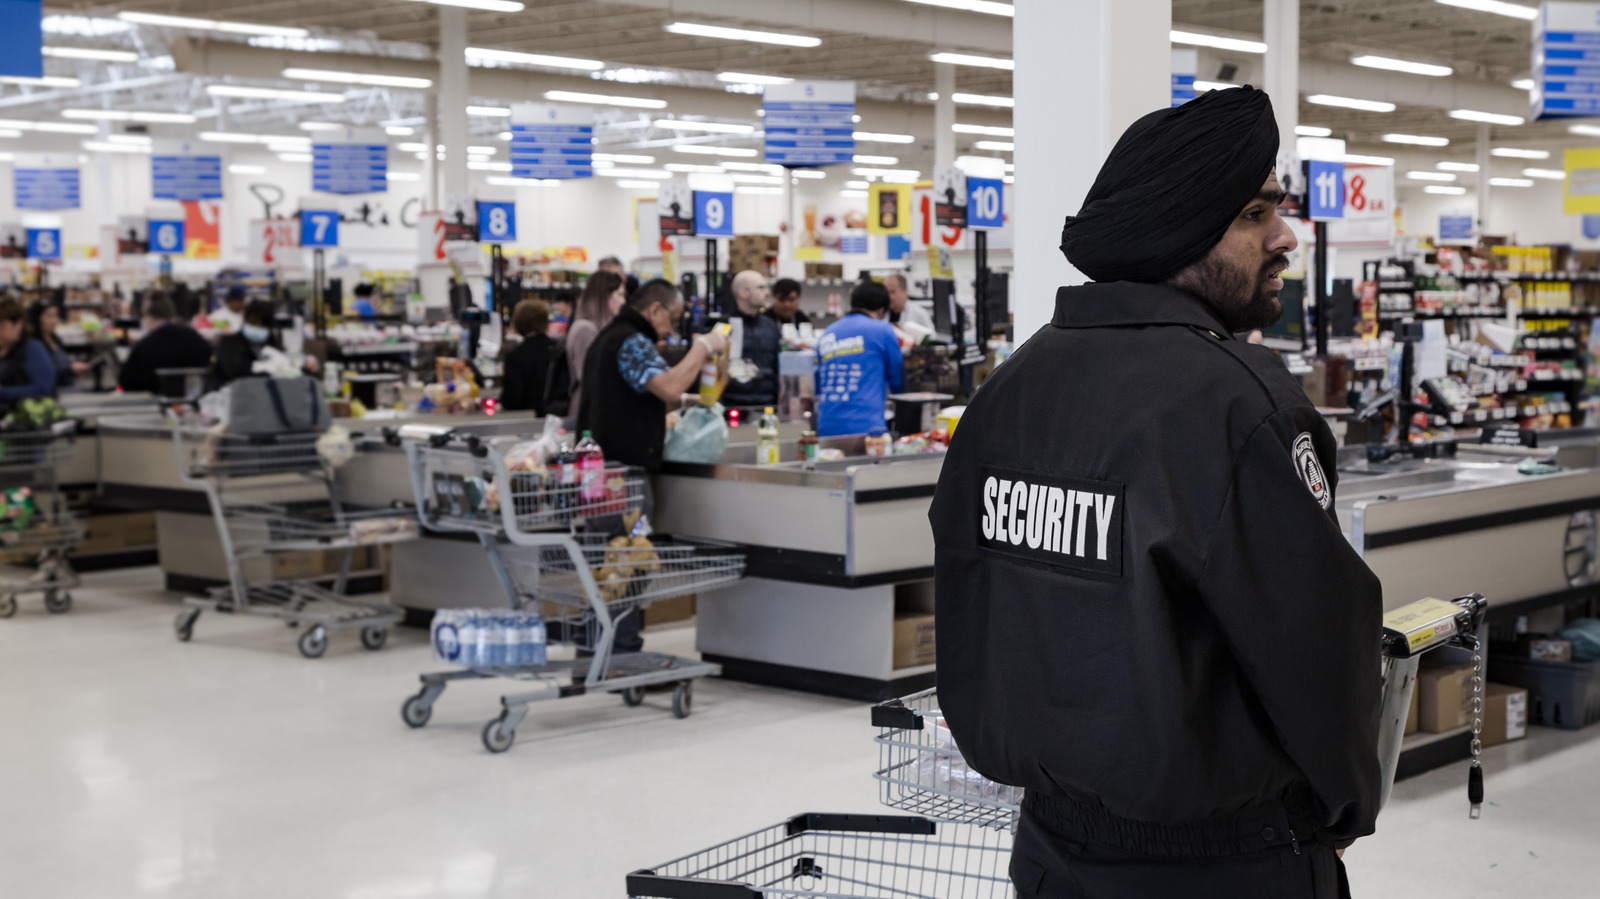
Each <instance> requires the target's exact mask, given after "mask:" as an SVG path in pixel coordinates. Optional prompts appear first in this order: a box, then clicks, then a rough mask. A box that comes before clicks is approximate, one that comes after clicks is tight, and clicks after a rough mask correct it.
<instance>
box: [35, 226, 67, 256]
mask: <svg viewBox="0 0 1600 899" xmlns="http://www.w3.org/2000/svg"><path fill="white" fill-rule="evenodd" d="M28 256H29V257H30V258H32V259H60V258H61V229H60V228H29V229H28Z"/></svg>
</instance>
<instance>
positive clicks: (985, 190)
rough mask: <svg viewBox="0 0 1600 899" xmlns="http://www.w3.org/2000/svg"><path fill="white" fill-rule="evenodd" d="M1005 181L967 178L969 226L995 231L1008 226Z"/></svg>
mask: <svg viewBox="0 0 1600 899" xmlns="http://www.w3.org/2000/svg"><path fill="white" fill-rule="evenodd" d="M1005 186H1006V185H1005V182H1004V181H1002V180H1000V179H999V178H971V177H969V178H967V227H968V228H977V229H979V230H985V231H994V230H998V229H1000V228H1004V227H1005V226H1006V190H1005Z"/></svg>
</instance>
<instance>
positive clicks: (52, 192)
mask: <svg viewBox="0 0 1600 899" xmlns="http://www.w3.org/2000/svg"><path fill="white" fill-rule="evenodd" d="M11 172H12V178H13V181H14V183H15V186H16V193H17V208H18V209H77V208H78V188H79V175H78V158H77V156H75V155H74V156H48V155H40V154H18V155H17V161H16V163H15V165H14V167H13V168H12V170H11Z"/></svg>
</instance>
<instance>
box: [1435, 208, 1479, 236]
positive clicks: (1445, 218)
mask: <svg viewBox="0 0 1600 899" xmlns="http://www.w3.org/2000/svg"><path fill="white" fill-rule="evenodd" d="M1472 218H1473V216H1472V213H1470V212H1441V213H1439V239H1440V240H1471V239H1472Z"/></svg>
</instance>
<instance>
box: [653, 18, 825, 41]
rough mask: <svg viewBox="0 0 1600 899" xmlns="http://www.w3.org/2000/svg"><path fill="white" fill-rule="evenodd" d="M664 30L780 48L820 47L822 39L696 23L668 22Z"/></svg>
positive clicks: (803, 35)
mask: <svg viewBox="0 0 1600 899" xmlns="http://www.w3.org/2000/svg"><path fill="white" fill-rule="evenodd" d="M662 29H663V30H665V31H667V32H668V33H670V34H682V35H687V36H689V37H714V38H718V39H720V40H725V41H750V42H752V43H756V44H777V45H778V46H780V47H820V46H822V38H820V37H811V36H810V35H806V34H783V33H781V32H777V31H751V30H749V29H746V28H725V27H723V26H721V25H701V24H699V23H696V22H668V23H667V24H665V25H663V26H662Z"/></svg>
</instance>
